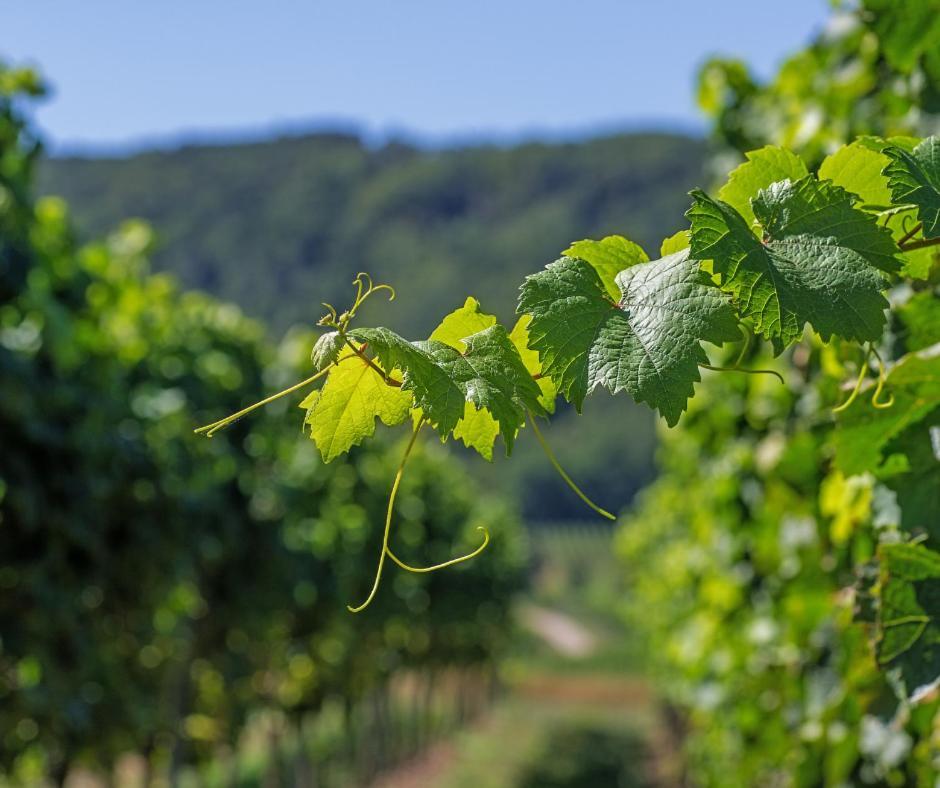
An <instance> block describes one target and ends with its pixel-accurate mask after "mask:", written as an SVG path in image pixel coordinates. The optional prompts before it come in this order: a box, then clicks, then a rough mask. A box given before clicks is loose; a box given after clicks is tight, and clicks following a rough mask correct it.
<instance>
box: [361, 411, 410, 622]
mask: <svg viewBox="0 0 940 788" xmlns="http://www.w3.org/2000/svg"><path fill="white" fill-rule="evenodd" d="M423 424H424V419H422V420H421V421H419V422H418V423H417V424H416V425H415V428H414V432H412V433H411V440H410V441H408V447H407V448H406V449H405V453H404V455H403V456H402V458H401V462H400V463H399V464H398V471H397V472H396V474H395V481H394V482H393V483H392V492H391V494H390V495H389V496H388V509H387V511H386V513H385V533H384V534H383V536H382V552H381V553H380V554H379V565H378V567H376V570H375V582H373V583H372V590H371V591H370V592H369V596H367V597H366V601H365V602H363V603H362V604H361V605H359V606H358V607H352V606H351V605H347V606H346V608H347V609H348V610H349V612H350V613H359V612H361V611H363V610H365V609H366V608H367V607H368V606H369V605H370V604H371V603H372V600H373V599H375V595H376V593H377V592H378V590H379V583H381V582H382V570H383V569H384V568H385V556H387V555H390V553H389V549H388V537H389V533H390V532H391V529H392V510H393V508H394V506H395V498H396V497H397V496H398V487H399V485H400V484H401V478H402V476H404V474H405V465H406V464H407V463H408V457H409V456H410V455H411V450H412V448H414V445H415V441H416V440H417V438H418V432H419V431H420V429H421V426H422V425H423ZM392 560H395V559H394V558H393V559H392ZM396 563H397V562H396Z"/></svg>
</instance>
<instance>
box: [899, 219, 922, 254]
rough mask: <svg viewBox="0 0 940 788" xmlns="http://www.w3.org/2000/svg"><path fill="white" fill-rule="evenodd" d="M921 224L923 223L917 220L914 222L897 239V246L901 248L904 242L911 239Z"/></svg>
mask: <svg viewBox="0 0 940 788" xmlns="http://www.w3.org/2000/svg"><path fill="white" fill-rule="evenodd" d="M923 226H924V223H923V222H918V223H917V224H915V225H914V226H913V227H912V228H911V229H910V230H908V231H907V232H906V233H905V234H904V237H903V238H901V240H899V241H898V246H900V247H902V248H903V246H904V244H906V243H907V242H908V241H910V240H911V238H913V237H914V236H915V235H917V233H918V231H919V230H920V229H921V228H922V227H923Z"/></svg>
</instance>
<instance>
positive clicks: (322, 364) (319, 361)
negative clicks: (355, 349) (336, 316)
mask: <svg viewBox="0 0 940 788" xmlns="http://www.w3.org/2000/svg"><path fill="white" fill-rule="evenodd" d="M345 346H346V342H345V341H344V340H343V337H342V336H341V335H340V333H339V332H338V331H330V332H328V333H326V334H323V336H321V337H320V338H319V339H317V341H316V343H315V344H314V346H313V350H312V351H311V352H310V360H311V361H312V362H313V371H314V372H321V371H322V370H324V369H326V368H327V367H328V366H329V365H330V364H335V363H336V361H337V359H339V354H340V352H341V351H342V349H343V348H344V347H345Z"/></svg>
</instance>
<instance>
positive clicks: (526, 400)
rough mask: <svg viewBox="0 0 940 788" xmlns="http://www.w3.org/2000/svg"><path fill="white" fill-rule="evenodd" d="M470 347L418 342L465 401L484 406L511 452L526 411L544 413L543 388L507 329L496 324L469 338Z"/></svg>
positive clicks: (467, 338) (507, 450) (466, 340)
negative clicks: (540, 401) (525, 362)
mask: <svg viewBox="0 0 940 788" xmlns="http://www.w3.org/2000/svg"><path fill="white" fill-rule="evenodd" d="M464 341H465V342H466V343H467V349H466V351H465V352H463V353H461V352H460V351H459V350H457V349H456V348H452V347H450V346H449V345H445V344H443V343H440V342H432V341H429V342H422V343H418V344H419V345H420V346H421V347H422V348H423V349H424V350H425V351H426V352H427V353H428V354H429V356H430V357H431V358H432V359H433V360H434V362H435V363H436V364H437V365H439V366H440V367H441V369H443V370H444V371H445V372H446V373H447V374H448V376H449V377H450V379H451V380H452V381H453V382H454V383H455V384H456V385H457V386H459V387H460V389H461V390H462V391H463V393H464V395H465V397H466V401H467V402H468V403H472V404H473V405H475V406H476V407H477V408H485V409H486V410H487V411H488V412H489V413H490V414H491V415H492V417H493V418H494V419H496V421H497V422H498V424H499V432H500V435H502V438H503V442H504V443H505V444H506V453H507V454H509V453H510V452H511V451H512V445H513V441H514V440H515V437H516V433H518V431H519V429H520V428H521V427H522V425H523V424H525V417H526V410H527V409H528V410H531V411H533V412H534V413H535V414H537V415H543V414H544V412H545V411H544V409H543V408H542V405H541V404H540V403H539V397H540V396H541V391H540V390H539V387H538V386H537V385H536V383H535V381H534V380H532V375H531V374H529V371H528V370H527V369H526V368H525V365H524V364H523V363H522V359H521V358H520V357H519V353H518V352H516V348H515V347H514V346H513V344H512V342H511V341H510V339H509V335H508V334H507V333H506V329H505V328H503V327H502V326H501V325H499V324H496V325H493V326H490V327H489V328H487V329H484V330H483V331H480V332H478V333H476V334H473V335H472V336H469V337H466V339H465V340H464Z"/></svg>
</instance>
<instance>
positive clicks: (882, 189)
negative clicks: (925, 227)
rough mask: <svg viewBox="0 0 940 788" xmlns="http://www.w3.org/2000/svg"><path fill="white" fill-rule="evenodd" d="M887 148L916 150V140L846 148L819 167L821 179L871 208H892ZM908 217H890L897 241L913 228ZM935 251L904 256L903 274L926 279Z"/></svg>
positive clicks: (872, 140)
mask: <svg viewBox="0 0 940 788" xmlns="http://www.w3.org/2000/svg"><path fill="white" fill-rule="evenodd" d="M888 146H894V147H897V148H899V149H900V150H903V151H907V150H913V149H914V147H915V146H916V140H910V139H909V138H907V137H891V138H890V139H888V140H887V141H885V140H881V139H878V138H876V137H864V138H862V139H860V140H856V141H855V142H853V143H852V144H851V145H844V146H843V147H841V148H839V150H837V151H836V152H835V153H833V154H832V155H831V156H828V157H827V158H826V159H825V161H823V163H822V164H821V165H820V167H819V177H820V178H825V179H826V180H830V181H832V182H833V183H834V184H836V185H837V186H841V187H842V188H843V189H845V190H846V191H849V192H851V193H852V194H855V195H858V197H859V199H860V200H861V202H862V203H863V204H865V205H869V206H883V207H884V208H885V209H886V210H887V209H888V206H891V204H892V201H893V197H892V194H891V189H890V188H889V186H888V178H887V176H886V175H885V173H884V170H885V168H886V167H887V166H888V165H889V164H890V163H891V159H889V158H888V156H886V155H885V154H884V153H883V151H884V149H885V148H886V147H888ZM910 219H911V216H910V215H909V214H908V213H888V215H887V221H886V223H885V226H886V227H887V228H888V229H889V230H891V235H892V237H893V238H894V239H895V241H900V240H901V238H903V237H904V236H905V235H906V234H907V231H908V229H909V227H910ZM935 255H936V250H935V249H930V248H927V249H912V250H910V251H907V252H904V253H902V254H901V260H902V265H901V274H902V276H906V277H909V278H911V279H926V278H927V277H928V276H929V275H930V269H931V268H932V267H933V265H934V258H935Z"/></svg>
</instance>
